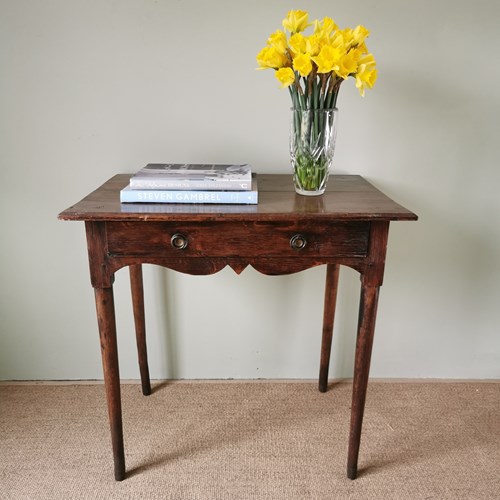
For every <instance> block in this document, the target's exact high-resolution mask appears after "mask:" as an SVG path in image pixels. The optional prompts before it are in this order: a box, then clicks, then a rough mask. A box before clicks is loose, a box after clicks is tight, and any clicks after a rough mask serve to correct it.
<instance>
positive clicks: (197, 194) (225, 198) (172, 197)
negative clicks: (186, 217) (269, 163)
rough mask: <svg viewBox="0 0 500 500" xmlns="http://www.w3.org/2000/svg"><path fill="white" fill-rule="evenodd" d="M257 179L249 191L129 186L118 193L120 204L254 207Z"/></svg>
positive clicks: (256, 198)
mask: <svg viewBox="0 0 500 500" xmlns="http://www.w3.org/2000/svg"><path fill="white" fill-rule="evenodd" d="M258 195H259V193H258V190H257V179H256V178H255V177H254V178H253V179H252V188H251V189H250V190H249V191H220V190H179V189H134V188H133V187H132V186H131V185H130V184H129V185H128V186H127V187H125V188H123V189H122V190H121V191H120V202H121V203H210V204H239V205H256V204H257V203H258V198H259V196H258Z"/></svg>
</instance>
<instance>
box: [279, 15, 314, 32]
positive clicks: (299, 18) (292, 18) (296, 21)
mask: <svg viewBox="0 0 500 500" xmlns="http://www.w3.org/2000/svg"><path fill="white" fill-rule="evenodd" d="M308 19H309V14H308V13H307V12H305V11H303V10H291V11H290V12H288V14H287V16H286V18H285V19H283V27H284V28H285V29H286V30H288V31H289V32H290V33H292V34H294V33H300V32H301V31H304V30H305V29H306V28H307V27H308V26H309V24H308V22H307V21H308Z"/></svg>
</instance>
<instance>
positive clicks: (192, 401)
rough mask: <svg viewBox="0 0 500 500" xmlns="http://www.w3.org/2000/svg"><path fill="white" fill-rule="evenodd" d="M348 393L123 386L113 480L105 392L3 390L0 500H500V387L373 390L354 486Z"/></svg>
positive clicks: (287, 386) (346, 386)
mask: <svg viewBox="0 0 500 500" xmlns="http://www.w3.org/2000/svg"><path fill="white" fill-rule="evenodd" d="M350 395H351V384H350V383H347V382H345V383H340V384H334V385H332V386H331V387H330V390H329V392H328V393H326V394H320V393H319V392H318V391H317V390H316V384H315V383H309V382H305V383H299V382H281V381H280V382H257V383H256V382H249V383H245V382H176V383H162V384H156V387H155V390H154V393H153V395H152V396H149V397H144V396H142V395H141V393H140V387H139V386H138V385H135V384H127V385H123V386H122V397H123V413H124V432H125V452H126V461H127V471H128V477H127V479H126V480H125V481H123V482H121V483H116V482H115V481H114V479H113V467H112V454H111V446H110V436H109V430H108V423H107V413H106V407H105V401H104V389H103V387H102V386H101V385H0V498H1V499H2V500H7V499H9V500H10V499H15V500H21V499H30V500H31V499H37V500H38V499H40V500H45V499H50V500H57V499H65V500H68V499H106V500H113V499H134V500H135V499H189V500H191V499H193V500H194V499H196V500H210V499H217V500H221V499H228V500H229V499H230V500H238V499H258V500H261V499H262V500H264V499H272V500H293V499H357V500H358V499H359V500H364V499H384V500H389V499H395V500H405V499H439V500H444V499H453V500H457V499H499V498H500V383H407V382H403V383H387V382H384V383H379V382H370V386H369V390H368V400H367V407H366V412H365V425H364V429H363V436H362V441H361V454H360V463H359V466H360V477H359V478H358V479H357V480H356V481H350V480H348V479H347V478H346V476H345V465H346V449H347V433H348V422H349V404H350Z"/></svg>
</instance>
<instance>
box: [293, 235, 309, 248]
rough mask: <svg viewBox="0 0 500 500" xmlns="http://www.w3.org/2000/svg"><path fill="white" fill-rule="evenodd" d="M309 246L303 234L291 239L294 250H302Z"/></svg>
mask: <svg viewBox="0 0 500 500" xmlns="http://www.w3.org/2000/svg"><path fill="white" fill-rule="evenodd" d="M306 245H307V240H306V238H305V237H304V236H302V235H301V234H296V235H295V236H292V237H291V238H290V246H291V247H292V248H293V249H294V250H302V249H303V248H304V247H305V246H306Z"/></svg>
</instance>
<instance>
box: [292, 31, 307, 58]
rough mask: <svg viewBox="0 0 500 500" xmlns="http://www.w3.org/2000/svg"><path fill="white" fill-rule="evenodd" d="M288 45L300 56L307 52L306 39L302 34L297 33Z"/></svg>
mask: <svg viewBox="0 0 500 500" xmlns="http://www.w3.org/2000/svg"><path fill="white" fill-rule="evenodd" d="M288 45H290V49H291V50H292V52H293V53H294V54H300V53H302V52H305V51H306V39H305V38H304V35H303V34H302V33H295V35H292V36H291V37H290V40H288Z"/></svg>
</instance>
